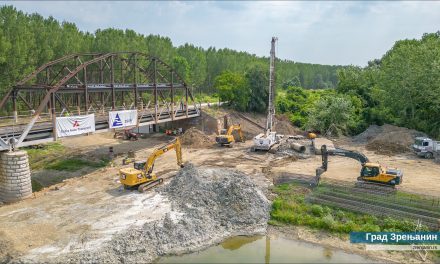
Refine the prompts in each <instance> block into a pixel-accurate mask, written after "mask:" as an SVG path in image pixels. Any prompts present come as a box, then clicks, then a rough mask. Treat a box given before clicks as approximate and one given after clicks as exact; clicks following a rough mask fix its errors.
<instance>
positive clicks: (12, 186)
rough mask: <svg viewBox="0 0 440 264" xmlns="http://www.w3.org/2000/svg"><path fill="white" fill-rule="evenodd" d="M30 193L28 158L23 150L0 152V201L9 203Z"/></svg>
mask: <svg viewBox="0 0 440 264" xmlns="http://www.w3.org/2000/svg"><path fill="white" fill-rule="evenodd" d="M31 195H32V184H31V172H30V169H29V159H28V155H27V152H26V151H24V150H19V151H9V152H1V153H0V202H4V203H11V202H17V201H20V200H22V199H25V198H27V197H29V196H31Z"/></svg>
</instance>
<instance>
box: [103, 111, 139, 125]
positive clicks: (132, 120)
mask: <svg viewBox="0 0 440 264" xmlns="http://www.w3.org/2000/svg"><path fill="white" fill-rule="evenodd" d="M137 114H138V112H137V110H122V111H111V112H108V124H109V127H110V128H120V127H128V126H136V125H137Z"/></svg>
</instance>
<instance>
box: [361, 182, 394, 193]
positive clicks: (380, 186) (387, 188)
mask: <svg viewBox="0 0 440 264" xmlns="http://www.w3.org/2000/svg"><path fill="white" fill-rule="evenodd" d="M355 188H362V189H370V190H375V191H381V192H386V193H388V192H395V191H396V186H395V185H390V184H385V183H378V182H369V181H363V180H358V181H357V182H356V183H355Z"/></svg>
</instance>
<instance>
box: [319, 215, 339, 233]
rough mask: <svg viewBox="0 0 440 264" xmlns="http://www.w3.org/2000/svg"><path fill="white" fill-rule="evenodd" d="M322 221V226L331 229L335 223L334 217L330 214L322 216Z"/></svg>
mask: <svg viewBox="0 0 440 264" xmlns="http://www.w3.org/2000/svg"><path fill="white" fill-rule="evenodd" d="M322 222H323V223H324V228H326V229H330V230H332V229H333V228H334V226H335V224H336V222H335V219H333V216H332V215H331V214H328V215H326V216H324V218H322Z"/></svg>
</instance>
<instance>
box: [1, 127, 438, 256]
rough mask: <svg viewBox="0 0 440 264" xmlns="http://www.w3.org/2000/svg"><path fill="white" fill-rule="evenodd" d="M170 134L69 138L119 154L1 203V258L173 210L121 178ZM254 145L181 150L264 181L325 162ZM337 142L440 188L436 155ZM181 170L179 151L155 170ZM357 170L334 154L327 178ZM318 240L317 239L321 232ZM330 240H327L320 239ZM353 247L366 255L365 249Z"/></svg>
mask: <svg viewBox="0 0 440 264" xmlns="http://www.w3.org/2000/svg"><path fill="white" fill-rule="evenodd" d="M170 139H171V138H169V137H167V136H164V135H161V134H154V135H150V136H148V137H147V138H146V139H141V140H139V141H134V142H128V141H122V140H117V139H113V138H112V135H111V134H110V133H103V134H96V135H92V136H85V137H76V138H69V139H64V140H63V144H65V145H66V146H68V147H69V148H71V149H72V150H73V151H74V152H76V154H78V153H86V152H87V153H88V155H89V154H90V153H96V154H99V155H101V154H105V153H108V147H109V146H113V147H114V152H115V154H119V156H118V157H117V158H116V159H115V162H114V166H113V167H112V166H109V167H107V168H104V169H99V170H96V171H94V172H91V173H89V174H87V175H85V176H83V177H80V178H72V179H68V180H65V181H64V182H63V183H60V184H58V185H55V186H52V187H50V188H46V189H45V190H43V191H41V192H39V193H36V194H35V195H34V197H33V198H31V199H28V200H25V201H22V202H19V203H15V204H10V205H3V206H1V207H0V262H3V261H5V260H7V259H8V255H9V256H22V257H23V258H24V259H28V260H34V261H35V260H40V261H44V260H45V259H46V258H50V257H53V256H56V255H58V254H61V253H66V252H69V251H76V250H82V249H84V248H88V247H99V246H100V245H101V243H102V242H103V241H106V240H108V239H110V238H111V237H112V235H114V234H115V233H118V232H121V231H122V230H124V229H126V228H128V227H129V226H130V225H142V224H144V223H146V222H148V221H153V220H156V219H158V218H161V217H162V216H164V215H165V214H166V213H167V212H170V202H169V201H167V200H166V199H165V198H164V197H162V196H160V195H159V194H157V193H156V192H155V191H154V190H151V191H149V192H148V193H144V194H140V193H138V192H137V191H127V190H123V189H122V188H121V186H120V184H119V182H118V177H117V171H118V169H119V168H121V167H122V166H121V163H122V162H121V161H122V158H123V155H124V153H126V152H127V151H129V150H133V151H136V157H137V159H139V160H144V159H146V158H147V157H148V155H149V154H150V153H151V152H152V150H153V149H154V148H155V147H157V146H160V145H162V144H164V143H165V142H167V141H168V140H170ZM251 145H252V141H251V140H248V141H247V142H246V143H237V144H236V145H235V146H234V147H233V148H231V149H229V148H221V147H217V146H216V147H213V148H208V149H188V148H186V149H184V150H183V159H184V161H191V162H192V163H193V164H195V165H196V166H216V167H228V168H236V169H238V170H240V171H243V172H245V173H248V174H249V175H251V177H252V179H253V180H254V181H255V183H256V184H258V185H260V186H267V184H268V182H270V181H271V178H272V177H274V176H276V175H277V174H278V173H281V172H291V173H300V174H307V175H310V176H311V177H313V176H314V173H315V168H316V167H318V166H320V164H321V160H320V156H312V157H311V158H309V159H300V160H298V161H292V160H290V159H287V158H280V157H277V156H276V155H272V154H270V153H262V152H257V153H255V152H250V151H249V149H250V147H251ZM340 146H341V147H344V148H347V149H356V150H360V151H362V152H364V153H365V154H366V155H367V156H368V157H369V158H370V159H371V160H372V161H379V162H380V163H382V164H384V165H387V166H390V167H398V168H400V169H402V170H403V171H404V182H403V184H402V185H401V186H400V188H401V189H402V190H405V191H411V192H417V193H424V194H432V195H438V189H439V187H440V165H439V164H435V163H434V162H433V161H432V160H423V159H419V158H417V157H415V156H412V155H410V154H408V155H401V156H394V157H388V156H382V155H376V154H374V153H373V152H369V151H366V150H365V148H364V146H361V145H351V144H347V145H340ZM269 164H270V165H271V166H272V168H271V170H270V172H271V173H270V175H267V174H263V173H262V172H263V171H265V169H266V168H267V167H268V166H269ZM128 166H132V165H128ZM177 170H178V166H177V165H176V161H175V155H174V153H169V154H166V155H163V156H161V157H160V158H159V159H158V160H157V161H156V165H155V172H156V173H157V174H158V176H163V177H165V178H168V177H172V176H173V175H175V174H176V172H177ZM266 170H267V169H266ZM359 170H360V165H359V163H358V162H356V161H354V160H351V159H347V158H342V157H331V158H330V164H329V170H328V171H327V172H326V173H325V174H324V176H323V177H328V178H330V179H340V180H344V181H355V179H356V177H357V175H358V174H359ZM166 183H167V180H166V181H165V184H166ZM266 194H268V193H267V191H266ZM310 237H313V236H312V235H310ZM309 240H312V239H311V238H310V239H309ZM315 240H316V241H317V243H318V242H319V237H318V238H315ZM323 241H324V240H323ZM329 241H330V240H329ZM312 242H313V241H312ZM325 243H327V242H323V244H325ZM332 243H334V244H335V245H333V246H335V247H339V248H342V249H344V250H348V249H349V248H350V246H349V245H348V244H347V243H345V244H344V243H342V242H341V243H339V242H337V241H336V242H335V241H330V242H328V244H332ZM354 252H356V253H358V254H362V250H357V251H354ZM359 252H360V253H359ZM385 259H388V260H394V261H399V260H401V259H402V258H401V255H398V257H393V255H392V254H390V255H387V256H386V258H385Z"/></svg>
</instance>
